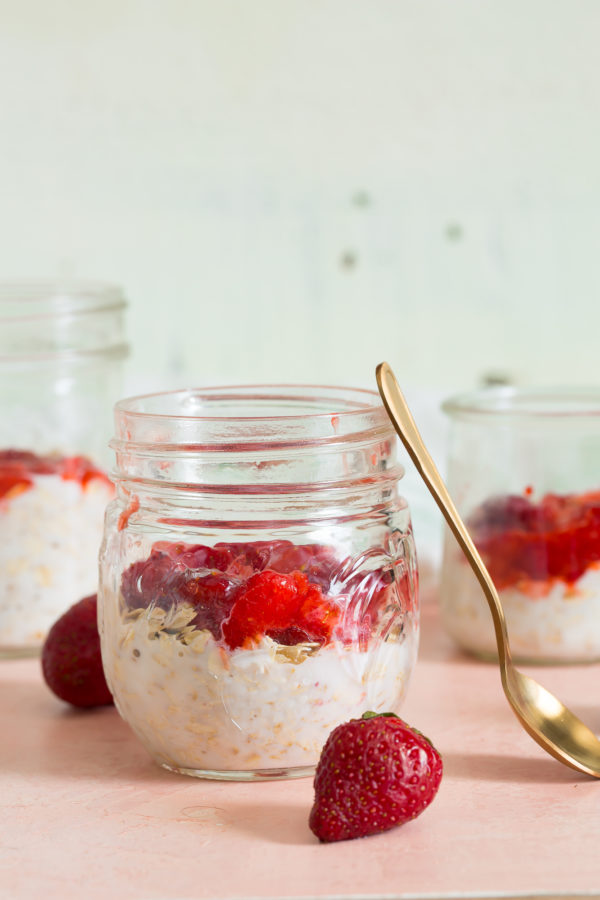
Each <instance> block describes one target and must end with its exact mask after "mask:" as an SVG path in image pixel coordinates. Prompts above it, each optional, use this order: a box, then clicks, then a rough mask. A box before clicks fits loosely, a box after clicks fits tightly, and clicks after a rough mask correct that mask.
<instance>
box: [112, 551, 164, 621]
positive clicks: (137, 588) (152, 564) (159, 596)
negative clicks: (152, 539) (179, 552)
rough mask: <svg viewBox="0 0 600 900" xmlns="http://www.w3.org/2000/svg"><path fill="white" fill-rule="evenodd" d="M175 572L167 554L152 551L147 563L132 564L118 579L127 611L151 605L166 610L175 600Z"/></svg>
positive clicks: (141, 561) (143, 560)
mask: <svg viewBox="0 0 600 900" xmlns="http://www.w3.org/2000/svg"><path fill="white" fill-rule="evenodd" d="M177 575H178V571H177V570H176V568H175V567H174V565H173V561H172V559H171V558H170V557H169V556H168V554H166V553H163V552H162V551H161V550H156V548H153V550H152V552H151V554H150V556H149V557H148V559H142V560H139V561H138V562H134V563H132V564H131V565H130V566H129V568H127V569H125V571H124V572H123V575H122V576H121V593H122V594H123V599H124V600H125V603H126V604H127V606H128V607H129V608H130V609H145V608H146V607H148V606H150V604H154V605H155V606H160V607H161V608H164V609H168V608H169V606H171V604H172V602H173V600H174V599H175V592H174V583H175V580H176V578H177Z"/></svg>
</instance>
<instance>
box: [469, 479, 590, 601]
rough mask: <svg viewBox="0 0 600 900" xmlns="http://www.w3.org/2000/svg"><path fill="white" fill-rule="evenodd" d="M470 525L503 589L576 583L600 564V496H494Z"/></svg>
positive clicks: (498, 585)
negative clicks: (540, 497) (533, 497)
mask: <svg viewBox="0 0 600 900" xmlns="http://www.w3.org/2000/svg"><path fill="white" fill-rule="evenodd" d="M469 524H470V527H471V531H472V534H473V538H474V540H475V544H476V545H477V549H478V550H479V552H480V553H481V555H482V558H483V560H484V562H485V564H486V566H487V567H488V569H489V571H490V575H491V576H492V578H493V580H494V583H495V584H496V586H497V587H498V588H500V589H503V588H508V587H512V586H514V585H517V584H518V585H519V586H520V587H523V585H524V584H526V583H527V582H538V583H542V582H547V581H551V580H553V579H561V580H562V581H564V582H565V583H567V584H573V583H574V582H576V581H577V580H578V579H579V578H580V577H581V576H582V575H583V574H584V572H586V571H587V569H588V568H590V566H593V565H595V564H597V563H599V562H600V491H593V492H589V493H585V494H579V495H575V494H567V495H564V496H560V495H558V494H546V495H545V496H544V497H542V499H541V500H540V501H539V502H538V503H535V502H534V501H532V500H531V499H529V495H528V496H525V497H520V496H516V495H508V496H506V497H494V498H492V499H490V500H487V501H486V502H485V503H484V504H482V505H481V506H480V507H479V508H478V509H477V510H476V511H475V512H474V513H473V515H472V516H471V517H470V520H469Z"/></svg>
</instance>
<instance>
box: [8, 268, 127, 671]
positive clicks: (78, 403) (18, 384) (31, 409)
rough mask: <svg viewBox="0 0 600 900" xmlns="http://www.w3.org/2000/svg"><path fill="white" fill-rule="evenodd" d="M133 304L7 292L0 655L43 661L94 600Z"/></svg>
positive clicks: (36, 290)
mask: <svg viewBox="0 0 600 900" xmlns="http://www.w3.org/2000/svg"><path fill="white" fill-rule="evenodd" d="M124 307H125V303H124V300H123V297H122V295H121V293H120V291H119V290H118V289H117V288H113V287H108V286H102V285H96V284H70V285H53V284H33V283H27V284H16V283H15V284H2V285H0V403H1V407H2V417H1V418H0V655H2V656H13V655H24V654H30V653H35V652H39V648H40V646H41V644H42V642H43V640H44V638H45V636H46V633H47V631H48V629H49V627H50V626H51V625H52V623H53V622H54V621H55V619H57V618H58V617H59V616H60V615H61V614H62V613H63V612H64V611H65V610H66V609H67V608H68V607H69V606H70V605H71V604H73V603H75V602H76V601H77V600H79V599H81V598H82V597H84V596H86V595H87V594H91V593H94V592H95V591H96V589H97V583H98V563H97V558H98V549H99V545H100V541H101V538H102V522H103V515H104V510H105V508H106V505H107V504H108V503H109V502H110V500H111V499H112V497H113V495H114V488H113V486H112V483H111V482H110V480H109V478H108V477H107V475H106V467H107V458H106V457H107V443H108V440H109V437H110V432H111V425H110V418H111V410H112V406H113V404H114V402H115V400H116V399H117V398H118V396H119V394H120V393H121V380H120V376H121V362H122V360H123V358H124V356H125V354H126V346H125V344H124V339H123V314H124Z"/></svg>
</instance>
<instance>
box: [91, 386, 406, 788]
mask: <svg viewBox="0 0 600 900" xmlns="http://www.w3.org/2000/svg"><path fill="white" fill-rule="evenodd" d="M190 405H191V406H192V407H193V408H194V410H195V414H194V415H193V416H190V415H187V416H186V414H185V413H186V410H187V409H189V407H190ZM325 411H326V412H325ZM169 418H171V419H172V421H168V420H169ZM116 421H117V438H116V439H115V441H114V442H113V445H114V446H115V449H116V450H117V470H116V474H115V480H116V483H117V491H118V496H117V499H116V500H115V501H114V502H113V504H111V507H110V508H109V510H108V513H107V519H106V530H105V541H104V544H103V549H102V553H101V583H100V597H99V599H100V604H99V614H100V632H101V641H102V654H103V662H104V668H105V672H106V677H107V681H108V684H109V686H110V689H111V691H112V693H113V695H114V697H115V702H116V704H117V707H118V709H119V712H120V713H121V715H122V716H123V718H124V719H125V720H126V721H127V722H128V723H129V724H130V726H131V727H132V728H133V730H134V731H135V733H136V734H137V736H138V737H139V738H140V740H141V741H142V743H143V744H144V745H145V747H146V748H147V749H148V751H149V752H150V754H151V755H152V756H153V758H154V759H155V760H156V761H157V762H158V763H160V764H161V765H163V766H165V767H166V768H169V769H172V770H175V771H178V772H185V773H188V774H193V775H198V776H204V777H213V778H230V779H252V778H264V777H272V778H276V777H291V776H296V775H306V774H309V773H310V772H312V771H313V769H314V766H315V764H316V762H317V760H318V757H319V754H320V751H321V748H322V746H323V744H324V743H325V740H326V739H327V737H328V735H329V733H330V732H331V730H332V729H333V728H334V727H336V726H337V725H338V724H340V723H341V722H343V721H345V720H347V719H349V718H353V717H357V716H360V715H361V714H362V713H363V712H365V711H367V710H369V709H371V710H375V711H396V712H397V711H398V709H399V708H400V705H401V703H402V700H403V698H404V696H405V693H406V690H407V687H408V682H409V678H410V673H411V671H412V668H413V666H414V663H415V658H416V652H417V643H418V606H417V597H416V589H417V583H416V582H417V574H416V561H415V552H414V544H413V540H412V534H411V528H410V517H409V513H408V509H407V507H406V503H405V502H404V501H403V500H402V498H401V497H400V496H399V495H398V493H397V482H398V480H399V478H400V476H401V474H402V471H401V469H399V467H398V465H397V463H396V460H395V439H394V435H393V432H392V431H391V427H390V426H389V425H388V423H387V417H386V415H385V413H384V411H383V408H382V407H381V406H380V404H379V403H378V398H377V396H376V395H374V394H372V393H371V392H369V391H342V390H338V389H325V388H321V389H316V388H311V387H307V388H297V389H292V388H278V389H276V388H271V389H267V388H263V389H260V392H259V390H258V389H250V388H248V389H233V388H232V389H229V390H228V391H225V390H223V389H221V390H219V389H213V390H212V391H198V392H177V393H174V394H167V395H159V396H158V397H146V398H133V399H132V400H127V401H122V403H120V404H118V406H117V413H116ZM142 437H143V438H145V439H146V440H145V441H142V440H140V438H142ZM149 438H150V440H148V439H149ZM182 438H183V440H182ZM142 445H143V446H142Z"/></svg>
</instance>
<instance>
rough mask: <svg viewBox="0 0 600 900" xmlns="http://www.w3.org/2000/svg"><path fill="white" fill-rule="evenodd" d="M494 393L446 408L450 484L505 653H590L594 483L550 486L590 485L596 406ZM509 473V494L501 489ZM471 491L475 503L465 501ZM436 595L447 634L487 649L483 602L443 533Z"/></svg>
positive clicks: (598, 538)
mask: <svg viewBox="0 0 600 900" xmlns="http://www.w3.org/2000/svg"><path fill="white" fill-rule="evenodd" d="M494 394H495V392H490V393H489V394H488V393H487V392H486V393H485V394H483V395H476V399H475V400H474V399H473V397H471V398H468V399H467V398H463V399H461V400H455V401H450V402H449V404H448V405H447V406H450V407H451V409H450V411H451V412H452V413H453V414H454V415H455V416H456V417H457V418H459V420H460V423H459V427H456V423H455V434H454V443H453V446H452V448H451V470H450V476H449V482H450V484H451V485H452V489H453V491H454V493H455V494H456V496H457V497H458V498H459V506H460V507H461V509H462V512H463V515H464V517H465V520H466V524H467V527H468V528H469V531H470V533H471V536H472V538H473V540H474V543H475V545H476V547H477V549H478V551H479V553H480V555H481V558H482V559H483V562H484V563H485V565H486V567H487V569H488V571H489V573H490V575H491V577H492V580H493V582H494V584H495V586H496V588H497V589H498V592H499V594H500V599H501V601H502V606H503V609H504V613H505V616H506V623H507V628H508V634H509V639H510V645H511V650H512V653H513V656H514V657H515V658H516V659H518V660H520V661H522V662H545V663H560V662H592V661H595V660H598V659H600V490H599V489H596V488H595V487H592V488H591V489H590V488H588V489H585V490H581V489H579V490H571V491H569V490H560V488H561V487H563V486H566V485H570V484H572V485H573V486H574V487H578V486H579V485H582V484H583V485H590V486H593V485H598V484H599V483H600V464H599V463H598V460H599V459H600V455H596V451H600V435H599V429H598V418H600V404H598V403H597V402H596V399H595V398H594V397H593V396H592V397H590V396H589V394H584V395H583V396H582V395H581V393H578V394H576V398H577V402H575V399H574V398H573V397H571V396H569V395H566V396H565V395H561V396H562V404H559V403H558V399H557V397H556V395H554V394H553V395H552V397H551V399H550V398H548V396H547V395H546V394H545V393H544V392H537V393H535V394H532V392H528V393H527V394H523V393H521V392H519V393H517V394H513V393H506V392H500V393H499V395H497V396H494ZM457 407H458V409H457ZM469 413H470V416H469ZM486 413H487V418H486ZM475 440H477V443H478V447H479V450H478V453H477V455H476V456H475V457H471V465H470V466H468V465H467V463H466V461H464V460H466V456H465V454H466V453H468V452H469V448H468V444H469V442H474V441H475ZM494 449H495V456H494ZM459 452H460V453H462V459H459V456H458V454H459ZM453 454H454V458H453ZM493 460H496V463H497V469H495V467H494V463H493V462H492V461H493ZM516 479H520V480H521V481H522V485H523V486H522V489H521V490H520V491H519V492H516V491H514V492H513V491H511V490H510V487H512V485H513V484H514V483H515V481H516ZM537 485H539V486H540V487H537ZM502 487H508V488H509V490H508V491H507V492H502V491H501V488H502ZM557 488H558V489H557ZM494 489H495V490H494ZM481 493H484V499H482V500H479V502H475V503H472V502H470V496H473V497H475V496H477V495H478V494H479V495H480V494H481ZM486 493H487V494H488V495H487V496H485V494H486ZM440 593H441V605H442V617H443V622H444V625H445V627H446V629H447V630H448V632H449V633H450V634H451V635H452V637H453V638H454V639H455V640H456V641H457V642H458V643H459V644H460V645H461V646H462V647H464V648H465V649H466V650H468V651H470V652H473V653H475V654H477V655H479V656H482V657H484V658H488V657H489V658H492V657H494V656H495V655H496V641H495V636H494V629H493V624H492V619H491V616H490V612H489V609H488V606H487V603H486V601H485V599H484V597H483V594H482V591H481V588H480V586H479V583H478V582H477V580H476V578H475V576H474V575H473V573H472V572H471V569H470V567H469V565H468V564H467V562H466V561H465V559H464V556H463V554H462V553H461V551H460V550H459V549H458V548H457V547H456V545H455V543H454V542H453V540H452V539H450V538H449V539H448V540H447V541H446V546H445V555H444V565H443V572H442V579H441V591H440Z"/></svg>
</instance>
